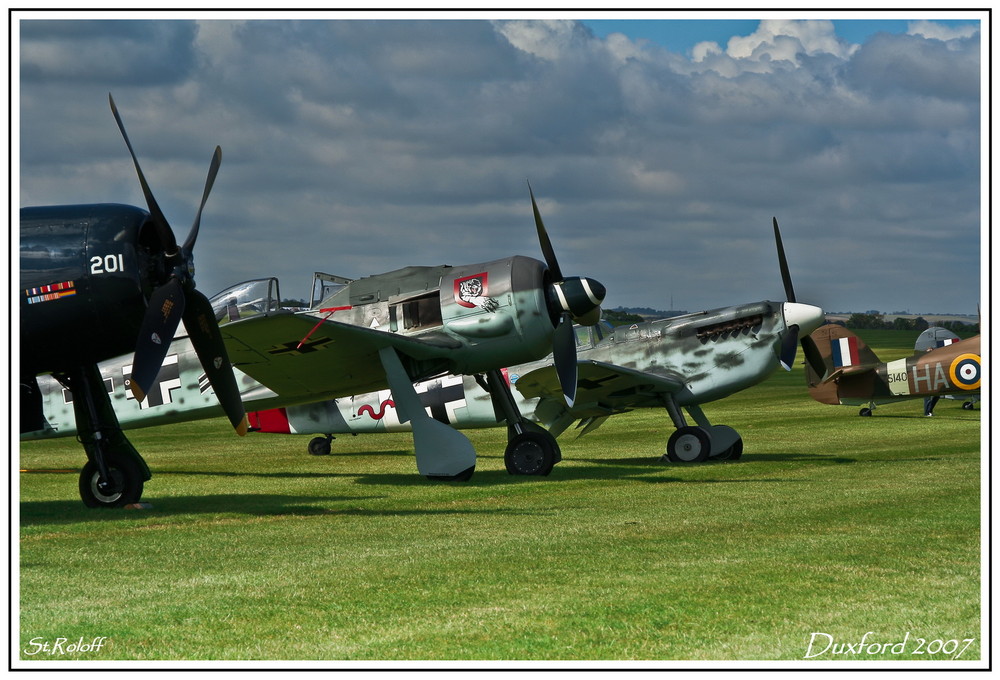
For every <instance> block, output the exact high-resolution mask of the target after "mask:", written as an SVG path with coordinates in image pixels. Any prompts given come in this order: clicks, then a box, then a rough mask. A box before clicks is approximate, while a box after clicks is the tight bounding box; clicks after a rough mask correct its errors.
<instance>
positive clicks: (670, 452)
mask: <svg viewBox="0 0 1000 680" xmlns="http://www.w3.org/2000/svg"><path fill="white" fill-rule="evenodd" d="M711 452H712V438H711V437H710V436H709V434H708V432H706V431H705V429H704V428H701V427H682V428H679V429H678V430H677V431H676V432H674V433H673V434H672V435H670V440H669V441H668V442H667V460H669V461H670V462H671V463H703V462H705V461H706V460H708V455H709V454H710V453H711Z"/></svg>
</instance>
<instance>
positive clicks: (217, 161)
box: [183, 146, 222, 259]
mask: <svg viewBox="0 0 1000 680" xmlns="http://www.w3.org/2000/svg"><path fill="white" fill-rule="evenodd" d="M220 165H222V147H218V146H217V147H215V153H214V154H212V164H211V165H210V166H209V167H208V177H207V178H206V179H205V191H204V192H203V193H202V195H201V205H199V206H198V212H197V213H196V214H195V216H194V224H192V225H191V231H190V232H189V233H188V237H187V238H186V239H185V240H184V246H183V250H184V258H185V259H188V258H190V257H191V251H192V250H193V249H194V242H195V241H196V240H197V239H198V230H199V229H200V228H201V211H202V210H204V209H205V203H206V202H207V201H208V194H209V193H211V191H212V185H213V184H215V176H216V175H218V174H219V166H220Z"/></svg>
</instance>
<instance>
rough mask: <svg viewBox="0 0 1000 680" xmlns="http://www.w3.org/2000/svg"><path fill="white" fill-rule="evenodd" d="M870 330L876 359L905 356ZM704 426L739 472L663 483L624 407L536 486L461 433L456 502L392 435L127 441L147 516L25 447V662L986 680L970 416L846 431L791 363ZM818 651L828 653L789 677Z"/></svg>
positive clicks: (222, 432)
mask: <svg viewBox="0 0 1000 680" xmlns="http://www.w3.org/2000/svg"><path fill="white" fill-rule="evenodd" d="M861 335H862V337H864V338H865V339H866V341H867V342H869V344H870V345H871V346H872V347H873V348H874V349H875V350H876V351H877V352H878V354H879V356H880V358H882V360H887V359H888V360H891V359H894V358H899V357H901V356H906V355H909V354H910V353H911V351H912V350H911V349H909V348H912V342H913V338H914V337H915V334H908V333H898V334H896V333H892V332H888V333H881V334H871V333H864V332H862V333H861ZM800 359H801V357H800ZM704 408H705V412H706V414H707V416H708V417H709V419H710V420H711V421H712V422H713V423H715V424H727V425H730V426H732V427H734V428H736V430H738V431H739V432H740V433H741V434H742V436H743V440H744V456H743V459H742V460H741V461H738V462H722V463H711V462H710V463H705V464H700V465H671V464H665V463H660V462H659V458H660V456H661V455H662V453H663V452H664V449H665V445H666V441H667V438H668V437H669V434H670V433H671V431H672V428H671V427H670V424H669V419H668V418H667V415H666V413H665V412H662V411H636V412H633V413H629V414H624V415H621V416H616V417H613V418H611V419H610V420H608V422H607V423H606V424H605V425H604V426H603V427H602V428H600V429H599V430H597V431H596V432H594V433H592V434H590V435H587V436H586V437H583V438H580V439H574V438H573V434H572V432H567V433H566V434H565V435H563V437H562V438H560V445H561V447H562V451H563V458H564V459H563V462H562V463H560V464H558V465H557V466H556V467H555V469H554V471H553V472H552V474H551V476H549V477H545V478H529V477H512V476H509V475H508V474H507V473H506V471H505V469H504V463H503V447H504V444H505V431H504V430H503V429H500V428H497V429H492V430H479V431H470V432H468V433H467V434H469V436H470V438H471V439H472V441H473V444H474V445H475V447H476V449H477V451H478V452H479V463H478V467H477V470H476V474H475V475H474V477H473V478H472V480H471V481H470V482H466V483H432V482H429V481H427V480H425V479H423V478H422V477H419V476H418V475H417V474H416V466H415V462H414V459H413V456H412V439H411V437H410V435H409V434H383V435H367V436H358V437H351V436H339V437H338V438H337V439H336V440H335V441H334V442H333V455H330V456H326V457H313V456H309V455H308V454H307V453H306V443H307V442H308V440H309V438H310V436H279V435H254V434H251V435H250V436H248V437H246V438H244V439H241V438H238V437H236V436H235V435H233V434H232V432H231V430H230V429H229V427H228V425H227V423H226V422H225V421H224V420H222V419H217V420H209V421H201V422H194V423H185V424H180V425H175V426H169V427H160V428H149V429H143V430H134V431H131V432H130V433H129V437H130V439H131V440H132V442H133V443H134V444H135V445H136V448H137V449H138V450H139V451H140V452H142V454H143V456H144V457H145V458H146V460H147V462H148V463H149V465H150V467H151V468H152V470H153V478H152V480H150V481H149V482H147V483H146V489H145V493H144V495H143V500H144V501H146V502H148V503H151V504H152V506H153V507H152V509H149V510H121V511H102V510H89V509H87V508H85V507H84V506H83V504H82V503H81V502H80V500H79V497H78V494H77V478H78V470H79V468H80V467H81V466H82V464H83V462H84V460H85V457H84V454H83V450H82V447H80V446H79V444H77V443H76V441H75V440H74V439H72V438H70V439H57V440H49V441H35V442H25V443H22V444H21V447H20V465H21V468H24V469H27V470H35V471H33V472H24V473H21V474H20V475H19V483H20V501H21V502H20V523H19V531H20V542H19V549H20V565H19V566H20V579H19V584H20V593H19V596H20V622H19V623H20V630H19V640H20V647H19V649H18V650H17V652H16V654H20V662H18V665H19V667H24V666H25V665H27V666H28V667H31V665H32V664H31V663H29V662H31V661H46V662H55V661H70V660H84V661H88V662H96V663H97V665H98V666H100V665H101V664H100V663H99V662H110V661H116V660H150V661H153V660H155V661H179V660H194V661H201V660H205V661H207V660H222V661H226V660H260V661H268V660H283V659H294V660H321V661H326V662H328V665H330V666H334V665H336V662H346V661H350V662H354V661H367V660H401V661H415V660H430V661H442V662H443V661H445V660H458V661H511V660H525V661H545V660H549V661H564V660H601V661H626V660H643V661H657V662H661V665H662V666H664V667H667V666H669V665H670V662H672V661H680V660H693V661H695V662H704V663H706V664H707V662H709V661H716V660H723V661H736V662H740V661H747V660H761V661H798V662H801V664H803V665H806V667H808V664H810V663H816V664H817V666H816V667H821V666H822V665H824V663H823V662H838V661H875V660H882V661H888V662H896V663H890V664H889V665H888V666H885V667H896V666H897V665H904V664H912V663H913V662H927V661H939V662H942V664H943V665H948V666H950V665H954V666H955V667H968V664H966V663H963V662H973V664H974V665H975V666H977V667H980V666H981V664H976V663H975V662H976V661H977V660H978V659H980V657H981V655H982V654H983V652H982V647H981V635H982V631H981V630H980V627H981V555H980V520H981V517H980V514H981V513H980V509H981V503H980V494H981V482H980V469H981V460H980V417H981V414H982V412H981V411H980V410H978V409H977V410H975V411H965V410H963V409H962V408H961V401H953V400H941V402H940V403H939V404H938V406H937V409H936V412H935V416H934V417H933V418H925V417H923V415H922V414H923V408H922V402H921V401H920V400H913V401H909V402H902V403H899V404H894V405H887V406H880V407H879V408H878V409H877V410H876V412H875V415H874V416H873V417H871V418H861V417H858V416H857V407H849V406H842V407H835V406H824V405H822V404H817V403H815V402H813V401H812V400H811V399H810V398H809V397H808V395H807V393H806V390H805V387H804V380H803V377H802V369H801V366H797V367H796V369H795V370H794V371H793V372H791V373H785V372H784V371H780V370H779V371H778V372H776V373H775V374H774V375H773V376H772V377H771V378H770V379H769V380H768V381H766V382H765V383H763V384H761V385H759V386H756V387H753V388H750V389H748V390H745V391H743V392H741V393H739V394H737V395H734V396H732V397H729V398H728V399H725V400H722V401H719V402H715V403H712V404H708V405H706V406H705V407H704ZM869 632H870V634H869V635H868V636H867V638H866V641H867V644H868V647H867V648H865V651H864V652H862V653H860V654H858V653H853V654H852V653H846V652H845V651H844V650H847V649H850V648H848V647H844V646H843V645H856V644H857V643H859V642H860V641H862V639H863V636H865V634H866V633H869ZM814 633H825V634H826V635H827V636H829V639H831V640H833V641H834V645H832V646H831V647H830V649H829V650H828V651H827V652H824V653H819V654H815V655H814V656H812V658H811V659H810V660H808V661H806V660H805V659H804V658H805V656H806V655H807V654H808V653H810V652H813V653H815V652H818V651H820V650H822V648H823V647H824V646H825V645H826V641H827V638H824V637H822V636H819V638H814V636H813V634H814ZM98 637H101V638H106V640H105V641H104V643H103V645H102V647H101V648H100V649H99V650H89V651H87V650H84V651H79V650H77V651H74V652H69V651H66V650H65V647H66V646H68V645H63V647H61V648H59V653H56V652H44V651H39V650H40V646H39V645H40V643H44V642H55V641H56V640H58V639H60V638H62V639H65V640H67V641H69V642H70V643H72V642H75V641H77V640H78V639H80V638H82V639H83V640H84V641H86V642H89V641H91V640H93V639H95V638H98ZM811 639H815V640H816V641H815V644H814V645H813V647H812V648H810V647H809V644H810V640H811ZM920 640H922V641H923V642H922V643H921V642H919V641H920ZM873 643H874V645H875V646H876V648H877V649H879V651H878V652H877V653H870V652H871V649H872V645H873ZM890 643H892V644H890ZM899 643H903V644H902V646H900V644H899ZM952 643H954V644H952ZM14 644H18V643H17V642H16V641H15V643H14ZM838 646H840V647H841V651H842V652H844V653H841V654H835V653H834V652H835V651H836V649H837V647H838ZM956 659H957V660H956ZM46 665H47V664H46ZM265 665H266V664H265ZM737 665H738V664H737ZM796 665H799V664H796ZM267 667H277V666H275V665H271V666H267ZM404 667H405V665H404ZM557 667H558V664H557ZM598 667H600V666H598Z"/></svg>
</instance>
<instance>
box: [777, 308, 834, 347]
mask: <svg viewBox="0 0 1000 680" xmlns="http://www.w3.org/2000/svg"><path fill="white" fill-rule="evenodd" d="M781 311H782V314H784V317H785V326H787V327H791V326H798V339H799V340H801V339H802V338H804V337H806V336H807V335H809V334H810V333H812V332H813V331H814V330H816V329H817V328H819V327H820V326H822V325H823V321H824V318H825V313H824V312H823V310H822V309H820V308H819V307H816V306H815V305H806V304H803V303H801V302H784V303H782V305H781Z"/></svg>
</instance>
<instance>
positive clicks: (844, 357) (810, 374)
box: [806, 324, 880, 404]
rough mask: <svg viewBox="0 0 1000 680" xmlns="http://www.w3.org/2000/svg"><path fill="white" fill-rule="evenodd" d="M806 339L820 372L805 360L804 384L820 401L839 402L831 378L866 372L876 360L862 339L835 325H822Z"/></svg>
mask: <svg viewBox="0 0 1000 680" xmlns="http://www.w3.org/2000/svg"><path fill="white" fill-rule="evenodd" d="M809 338H810V339H811V340H812V342H813V344H814V345H815V347H816V350H817V352H818V355H819V357H820V358H822V360H823V367H824V369H825V370H824V373H823V375H819V373H818V372H817V369H816V368H815V367H814V366H813V365H812V364H811V363H810V362H806V384H807V385H808V386H809V394H810V396H812V398H813V399H815V400H816V401H819V402H822V403H824V404H839V403H840V399H839V398H838V396H837V385H836V384H835V382H834V381H835V380H836V379H837V378H839V377H840V376H843V375H849V374H853V373H860V372H862V371H868V370H871V369H872V368H874V367H875V366H877V365H878V364H879V363H880V361H879V358H878V356H877V355H876V354H875V352H873V351H872V350H871V349H870V348H869V347H868V345H866V344H865V341H864V340H862V339H861V338H859V337H858V336H857V335H855V334H854V333H852V332H851V331H849V330H847V329H846V328H844V327H843V326H839V325H837V324H826V325H825V326H820V327H819V328H817V329H816V330H815V331H813V332H812V333H811V334H810V335H809Z"/></svg>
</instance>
